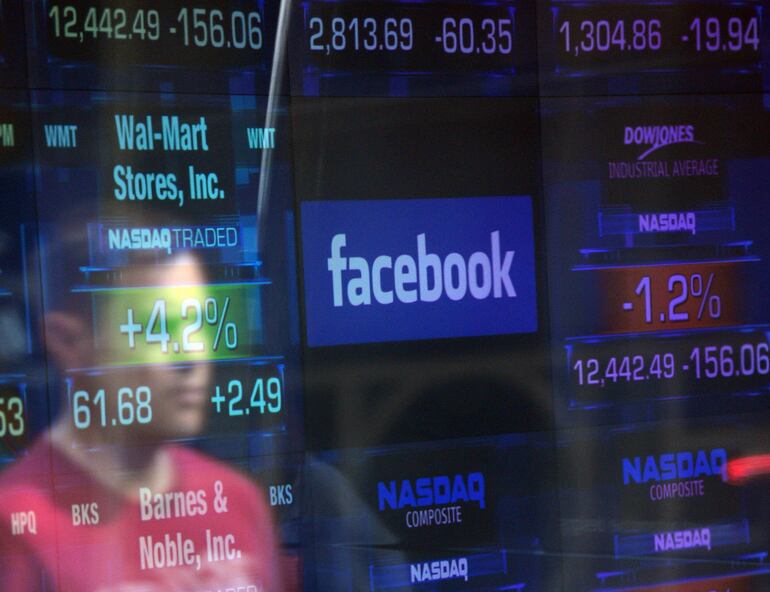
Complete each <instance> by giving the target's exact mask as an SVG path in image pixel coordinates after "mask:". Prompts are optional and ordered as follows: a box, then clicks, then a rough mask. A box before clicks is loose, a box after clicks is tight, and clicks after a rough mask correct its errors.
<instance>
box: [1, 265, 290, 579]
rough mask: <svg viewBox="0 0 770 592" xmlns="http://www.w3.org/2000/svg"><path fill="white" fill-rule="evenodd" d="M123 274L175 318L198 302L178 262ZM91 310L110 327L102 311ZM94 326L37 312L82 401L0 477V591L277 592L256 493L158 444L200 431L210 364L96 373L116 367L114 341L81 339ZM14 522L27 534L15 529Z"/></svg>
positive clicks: (270, 536) (269, 533) (197, 290)
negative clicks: (190, 301)
mask: <svg viewBox="0 0 770 592" xmlns="http://www.w3.org/2000/svg"><path fill="white" fill-rule="evenodd" d="M127 273H128V274H130V277H126V276H124V277H123V278H122V280H123V281H124V282H126V281H128V282H130V284H131V285H135V286H154V287H155V291H154V294H155V295H159V296H158V297H160V298H164V299H165V300H166V301H167V302H169V303H177V304H176V310H179V304H178V303H181V302H182V301H183V300H184V299H186V298H198V299H200V300H202V299H203V297H202V296H203V287H202V286H203V285H205V277H204V274H203V271H202V268H201V266H200V264H199V263H198V262H197V261H196V259H195V258H193V257H192V256H190V255H187V254H181V255H177V256H175V257H174V258H173V259H171V260H170V262H167V263H166V264H163V265H156V266H140V267H135V268H134V269H133V271H129V272H127ZM98 314H99V315H102V316H106V317H109V321H110V323H116V322H120V321H119V320H118V319H119V318H120V316H119V314H118V311H117V310H110V307H109V306H108V307H106V308H105V309H104V310H103V311H101V312H99V313H98ZM123 315H125V310H124V311H123ZM105 320H106V319H104V318H99V319H92V318H91V314H90V311H88V312H87V311H84V310H77V306H76V305H75V306H69V307H68V308H67V309H66V310H57V311H51V312H49V313H48V314H47V315H46V318H45V328H46V348H47V351H48V353H49V361H50V362H51V363H54V364H55V365H56V367H57V368H58V369H61V370H66V371H69V372H68V376H69V379H70V380H71V385H72V386H71V389H70V391H71V392H70V394H72V393H73V392H76V391H77V392H84V393H88V401H89V402H90V403H89V405H88V411H87V412H86V411H85V410H84V409H81V411H80V417H79V418H78V421H79V424H80V425H76V424H75V422H74V421H73V413H72V410H71V409H70V410H68V412H67V413H62V414H61V415H60V417H59V418H58V419H57V420H56V421H55V423H54V424H53V426H52V428H51V430H50V432H49V433H48V434H46V435H45V436H43V437H41V438H40V439H39V440H38V441H37V443H36V444H34V445H33V446H32V448H31V449H30V450H29V452H28V454H27V455H26V457H25V458H24V459H22V460H20V461H18V462H17V463H16V464H15V466H13V467H12V468H11V469H9V470H8V471H6V472H5V473H4V474H3V475H2V476H1V477H0V499H2V500H3V501H2V503H1V504H0V513H2V527H0V589H1V590H9V591H10V590H51V589H55V590H62V591H64V590H66V591H70V590H72V591H77V592H87V591H104V590H117V591H121V592H127V591H132V592H133V591H137V592H138V591H146V592H155V591H160V590H184V591H186V592H208V591H214V590H217V591H218V590H238V591H241V592H257V591H272V590H279V589H281V584H280V582H279V575H278V574H279V569H278V564H277V550H276V545H275V541H274V533H273V525H272V523H271V517H270V512H269V508H268V507H267V504H266V503H265V501H264V499H263V496H262V495H261V493H260V492H259V491H258V490H257V489H256V488H255V487H254V486H253V485H252V484H251V483H250V482H249V481H248V480H247V479H246V478H244V477H243V476H241V475H239V474H238V473H237V472H236V471H234V470H233V469H231V468H229V467H226V466H225V465H223V464H221V463H219V462H217V461H214V460H212V459H209V458H207V457H205V456H203V455H202V454H200V453H198V452H196V451H194V450H192V449H190V448H188V447H185V446H183V445H181V444H178V443H170V442H172V441H175V440H176V441H178V440H182V439H185V438H191V437H194V436H196V435H198V434H200V433H201V431H202V430H203V428H204V425H205V422H206V409H207V405H208V396H209V388H210V382H211V366H210V365H209V364H207V363H205V362H203V361H201V358H202V357H203V356H202V354H199V357H198V359H197V360H196V359H195V357H194V356H193V357H191V358H189V363H185V364H181V365H180V364H164V363H163V362H162V354H159V358H158V360H157V362H156V363H149V364H142V365H136V366H131V367H129V368H126V367H122V368H117V369H110V370H108V371H104V370H103V368H104V367H105V366H110V365H111V364H117V363H118V361H117V360H116V359H115V355H116V354H115V351H114V349H115V348H113V347H112V346H113V345H116V344H111V343H109V340H106V339H105V338H104V336H103V335H96V336H95V335H94V329H93V327H94V326H97V327H98V326H105V325H106V323H105V322H104V321H105ZM95 337H97V338H96V339H95ZM95 343H98V344H99V345H98V346H95V345H94V344H95ZM74 369H79V370H78V371H77V372H73V370H74ZM89 369H102V370H90V371H89ZM143 386H144V387H149V389H150V390H151V404H150V408H151V411H150V409H148V407H147V390H146V389H144V391H143V390H142V389H141V388H140V387H143ZM101 389H103V390H104V395H103V396H102V397H101V398H97V393H99V392H100V390H101ZM120 389H124V390H123V395H122V396H120V397H119V396H118V393H119V391H120ZM70 398H72V397H70ZM80 398H81V402H82V399H83V398H84V395H82V396H81V397H80ZM121 404H122V407H121ZM140 405H145V406H144V407H143V408H142V409H141V410H140ZM129 407H130V409H129ZM140 414H141V415H140ZM150 414H151V419H150V420H149V421H148V417H149V415H150ZM140 417H141V421H140ZM115 418H118V420H117V421H114V420H115ZM121 418H122V419H121ZM128 418H131V420H130V421H128V420H127V419H128ZM22 514H24V515H26V516H27V517H28V520H27V522H29V520H33V521H34V527H30V525H29V524H27V525H26V528H24V529H23V532H19V529H18V528H17V529H16V530H15V531H14V530H13V529H12V528H10V526H9V525H11V524H12V521H13V520H16V522H17V523H18V517H19V516H20V515H22Z"/></svg>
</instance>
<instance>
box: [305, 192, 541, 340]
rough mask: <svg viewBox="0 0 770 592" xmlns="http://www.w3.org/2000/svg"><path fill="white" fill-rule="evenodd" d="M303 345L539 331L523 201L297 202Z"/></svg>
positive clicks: (528, 207) (527, 205)
mask: <svg viewBox="0 0 770 592" xmlns="http://www.w3.org/2000/svg"><path fill="white" fill-rule="evenodd" d="M302 245H303V248H302V252H303V257H304V269H305V273H304V278H305V312H306V315H305V317H306V324H307V340H308V345H310V346H325V345H342V344H353V343H371V342H378V341H405V340H415V339H436V338H444V337H472V336H479V335H498V334H506V333H531V332H534V331H536V330H537V302H536V290H535V253H534V236H533V230H532V204H531V201H530V198H529V197H480V198H460V199H414V200H372V201H312V202H305V203H303V204H302Z"/></svg>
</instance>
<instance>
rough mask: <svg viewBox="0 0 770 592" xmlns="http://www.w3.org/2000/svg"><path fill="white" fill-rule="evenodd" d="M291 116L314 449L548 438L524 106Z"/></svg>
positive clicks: (345, 107) (531, 139)
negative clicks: (526, 434) (459, 133)
mask: <svg viewBox="0 0 770 592" xmlns="http://www.w3.org/2000/svg"><path fill="white" fill-rule="evenodd" d="M294 105H295V110H294V129H295V141H296V145H297V147H298V150H297V160H296V166H297V167H299V168H300V169H301V170H303V171H304V173H303V174H300V175H297V177H296V180H297V182H296V186H297V193H298V198H299V203H300V206H299V213H300V228H301V231H300V236H301V240H302V246H301V250H302V266H303V270H304V272H303V276H302V292H303V296H304V325H305V338H306V347H305V352H304V364H305V380H306V389H307V394H306V398H305V408H306V412H307V413H308V414H309V415H315V416H316V417H325V418H326V419H325V420H324V421H322V422H320V423H315V422H311V423H309V424H307V425H308V445H309V446H310V447H311V449H325V448H340V447H346V446H349V445H352V446H370V445H372V444H373V443H376V442H387V443H398V442H409V441H415V440H425V439H445V438H448V437H455V436H459V435H463V436H480V435H488V434H490V433H493V432H494V431H498V432H499V433H509V432H511V431H537V430H542V429H546V426H547V425H548V422H549V408H550V400H549V398H548V397H547V396H545V392H547V388H546V387H544V385H545V384H547V381H548V379H549V377H548V373H547V372H548V370H547V367H548V363H547V351H546V345H545V343H544V340H543V336H544V331H545V327H546V323H545V321H544V312H545V311H544V310H543V308H542V307H541V306H539V305H538V303H539V302H542V300H541V298H542V293H543V292H542V291H543V287H542V286H543V284H542V255H541V252H540V251H538V249H537V244H538V243H537V241H538V238H537V237H538V236H540V232H541V231H542V226H541V224H542V219H541V209H540V208H541V205H540V203H541V202H540V198H539V179H538V177H537V173H536V170H535V169H534V168H533V166H532V165H533V164H534V163H533V160H532V157H531V154H532V153H531V147H532V146H533V145H537V141H538V139H537V119H536V112H535V110H534V108H533V107H534V105H533V103H532V101H530V100H528V99H516V100H513V101H512V100H505V99H494V100H493V99H463V100H461V101H458V102H453V101H446V100H437V99H410V100H408V101H398V102H392V101H385V100H381V99H376V100H375V99H363V100H362V99H357V100H347V101H342V102H341V103H338V102H337V101H336V100H324V102H321V103H317V102H315V101H314V100H306V101H303V102H302V103H300V104H299V105H298V106H297V103H296V102H295V103H294ZM372 115H376V116H375V117H374V119H372ZM438 120H441V121H451V122H452V125H451V126H442V125H439V124H437V121H438ZM375 122H376V123H375ZM381 125H382V126H383V129H384V130H387V131H385V132H382V133H378V134H377V135H373V133H372V130H373V126H377V127H379V126H381ZM460 128H465V129H468V130H473V134H472V135H471V136H469V138H468V141H467V142H464V143H457V142H455V141H454V138H455V130H456V129H460ZM499 142H503V143H505V146H506V154H505V156H504V157H502V156H500V155H498V154H497V153H494V152H493V151H490V149H492V147H493V146H497V145H499V144H498V143H499ZM364 143H365V144H366V145H367V146H368V152H367V153H366V154H364V153H362V152H361V150H360V148H359V147H360V146H361V145H362V144H364ZM318 154H322V155H323V156H322V158H321V159H320V160H319V159H318ZM427 162H430V163H432V165H431V166H430V167H425V166H423V165H421V164H418V163H427ZM300 163H301V164H300ZM378 163H379V164H378ZM514 351H515V352H520V356H521V357H519V356H518V355H511V352H514ZM375 359H376V360H377V362H376V364H372V360H375ZM492 360H499V361H497V362H493V361H492ZM490 365H491V366H490ZM524 366H527V367H528V368H530V371H527V372H525V371H524V370H523V367H524ZM491 367H493V368H494V370H492V371H491V372H489V371H488V370H484V369H483V368H491ZM533 368H535V369H537V370H532V369H533ZM469 389H470V390H469ZM396 391H397V392H399V393H400V394H399V395H398V396H399V397H403V400H404V405H403V407H399V408H398V409H394V410H393V411H391V412H389V413H387V414H385V415H384V416H379V414H377V416H375V417H374V418H370V413H371V409H370V407H373V408H374V409H379V408H382V409H383V410H384V409H386V408H387V407H388V406H389V403H388V400H389V399H388V398H385V399H383V398H382V397H383V393H386V392H396ZM470 393H474V394H473V395H471V394H470ZM383 405H384V406H385V407H382V406H383ZM341 409H344V410H345V414H346V415H347V414H350V416H351V417H353V418H356V419H355V420H353V421H352V424H351V425H350V426H349V427H348V428H345V429H330V427H329V426H330V425H332V426H333V425H334V424H335V422H338V421H346V420H345V419H344V418H342V417H339V416H337V415H336V413H337V412H338V411H339V410H341ZM391 413H392V415H391ZM493 426H496V427H493ZM504 426H508V427H507V430H508V431H507V432H506V431H505V430H506V428H505V427H504Z"/></svg>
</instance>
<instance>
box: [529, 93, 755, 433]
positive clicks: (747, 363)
mask: <svg viewBox="0 0 770 592" xmlns="http://www.w3.org/2000/svg"><path fill="white" fill-rule="evenodd" d="M545 105H546V106H545V107H544V112H545V113H546V117H545V119H544V134H545V139H544V156H545V158H544V165H545V170H546V189H545V191H546V195H547V196H548V197H547V199H548V200H549V216H550V219H551V220H553V221H554V223H553V224H552V225H551V227H550V232H551V239H550V240H551V241H552V243H551V244H553V245H554V246H555V245H559V248H558V250H557V249H551V251H550V254H551V274H552V275H551V277H553V278H558V279H559V280H560V281H558V280H557V281H553V282H551V284H550V285H551V293H552V298H554V302H557V303H560V304H558V305H557V306H556V307H555V308H554V311H553V313H554V315H555V316H554V318H553V325H552V327H553V340H554V343H553V346H554V351H555V355H556V358H555V363H556V371H555V376H556V377H557V380H558V382H559V384H560V387H561V388H560V389H559V392H560V396H559V397H558V399H559V402H558V404H557V407H558V409H559V417H558V422H559V424H560V425H563V426H564V427H572V426H578V425H582V424H584V423H586V422H587V423H605V422H612V423H615V422H618V421H621V420H628V419H630V418H634V419H635V420H636V421H642V420H649V419H654V418H665V417H667V416H668V414H669V413H672V412H674V413H677V414H678V415H684V416H695V415H703V414H718V413H724V412H727V411H732V412H739V411H741V410H743V411H747V410H749V409H756V410H760V409H762V408H763V403H761V401H762V399H763V396H764V395H766V394H767V388H768V372H767V368H766V364H765V354H766V350H767V347H768V340H767V335H768V333H767V322H768V319H767V306H766V299H765V298H764V296H763V291H762V290H763V289H762V286H763V285H764V283H765V281H766V276H767V274H766V272H765V267H766V264H765V263H764V262H765V261H766V259H767V256H768V243H767V239H766V237H765V235H766V232H765V231H764V229H763V227H762V226H761V225H757V223H756V221H757V220H763V219H766V217H767V214H768V208H767V199H766V196H765V193H764V185H763V183H762V181H761V179H762V178H763V177H764V176H766V174H765V171H766V170H767V155H766V149H764V147H763V146H762V145H761V142H757V141H754V139H753V138H752V137H751V136H747V135H745V134H742V135H741V134H736V133H734V132H735V130H738V129H740V126H741V123H740V122H745V125H752V126H754V127H755V128H756V129H759V130H765V129H766V126H767V113H766V109H765V105H764V101H763V98H762V96H761V95H759V96H751V95H746V96H735V95H732V96H718V97H716V96H710V97H698V98H692V97H682V98H676V97H665V98H657V97H648V98H646V99H645V100H644V101H641V100H640V99H638V98H617V99H595V100H594V99H581V100H576V99H575V100H561V99H554V100H553V101H548V102H547V103H545ZM576 111H579V112H580V113H581V117H576V116H575V113H576ZM749 122H751V123H749ZM762 135H763V134H760V135H759V137H762ZM565 137H569V138H570V140H568V141H566V142H565ZM568 203H573V204H574V203H579V204H580V206H581V207H580V215H579V216H575V217H572V218H571V219H569V220H567V219H565V218H563V217H562V216H561V214H560V212H561V211H562V210H563V209H564V208H565V207H568V206H567V204H568ZM568 303H569V306H570V307H571V308H572V309H573V310H574V308H575V307H583V308H582V310H584V311H585V312H586V314H584V315H577V316H576V315H574V314H572V311H571V310H569V309H568V308H567V306H568ZM559 310H560V311H561V312H557V311H559ZM557 317H558V318H557ZM707 359H708V361H707ZM557 360H558V362H557Z"/></svg>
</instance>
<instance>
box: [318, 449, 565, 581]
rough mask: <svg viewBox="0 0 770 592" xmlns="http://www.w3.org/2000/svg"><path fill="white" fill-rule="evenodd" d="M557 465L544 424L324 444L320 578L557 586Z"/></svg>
mask: <svg viewBox="0 0 770 592" xmlns="http://www.w3.org/2000/svg"><path fill="white" fill-rule="evenodd" d="M554 467H555V464H554V455H553V448H552V447H551V444H550V442H549V441H548V439H546V440H544V439H543V438H542V437H541V435H540V434H532V435H529V436H501V437H496V438H484V439H473V440H457V441H455V442H452V443H431V444H429V445H412V446H403V445H402V446H397V447H389V448H380V449H367V450H346V451H332V452H328V453H324V454H321V455H319V456H318V457H316V458H315V459H313V461H312V462H311V463H310V464H309V466H308V475H309V476H310V479H311V486H312V487H313V491H314V496H315V497H316V507H317V510H316V511H315V513H314V516H313V532H314V533H315V559H314V561H315V563H316V567H315V569H314V571H315V572H316V573H317V574H318V576H317V581H316V582H315V586H316V588H315V589H318V590H348V589H350V590H356V589H362V588H368V589H371V590H413V589H420V588H427V589H444V588H446V589H450V590H462V589H468V587H472V588H473V589H506V588H507V589H514V590H515V589H527V588H529V589H535V590H548V589H554V588H558V587H559V586H560V574H559V570H558V569H556V567H557V564H556V563H555V562H554V561H553V559H552V558H551V557H550V553H552V552H553V550H554V549H555V548H556V547H555V545H557V543H558V541H557V537H556V536H555V535H556V530H555V529H554V525H555V524H556V522H557V515H556V513H554V512H553V508H554V507H555V505H556V504H555V500H554V499H553V498H552V497H551V496H552V495H553V493H554V490H553V489H552V488H551V487H549V484H550V483H552V482H553V481H552V479H553V478H554ZM342 500H345V503H342ZM514 525H515V527H514ZM362 543H364V544H362ZM533 554H534V555H536V556H537V557H536V558H533V556H532V555H533Z"/></svg>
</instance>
